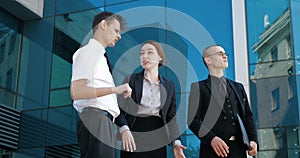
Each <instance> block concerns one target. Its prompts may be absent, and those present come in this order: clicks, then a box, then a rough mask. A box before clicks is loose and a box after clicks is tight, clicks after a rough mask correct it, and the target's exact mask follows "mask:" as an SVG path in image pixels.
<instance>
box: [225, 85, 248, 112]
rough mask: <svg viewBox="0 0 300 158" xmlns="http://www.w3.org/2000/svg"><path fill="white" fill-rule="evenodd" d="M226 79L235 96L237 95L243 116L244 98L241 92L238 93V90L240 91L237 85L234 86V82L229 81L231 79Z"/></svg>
mask: <svg viewBox="0 0 300 158" xmlns="http://www.w3.org/2000/svg"><path fill="white" fill-rule="evenodd" d="M228 81H229V84H230V86H231V87H232V90H233V92H234V93H235V94H236V96H237V98H238V101H239V103H240V106H241V109H242V112H243V116H245V105H244V101H243V100H245V99H244V98H243V97H242V96H241V95H242V94H241V93H239V92H240V91H239V90H238V89H239V87H238V86H236V84H234V82H233V81H231V80H228Z"/></svg>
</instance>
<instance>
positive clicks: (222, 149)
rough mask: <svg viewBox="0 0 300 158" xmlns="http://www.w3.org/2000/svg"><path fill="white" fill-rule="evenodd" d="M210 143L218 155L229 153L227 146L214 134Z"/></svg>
mask: <svg viewBox="0 0 300 158" xmlns="http://www.w3.org/2000/svg"><path fill="white" fill-rule="evenodd" d="M210 144H211V146H212V148H213V149H214V151H215V153H216V154H217V155H218V156H221V157H227V154H228V153H229V147H228V146H227V144H226V143H225V142H224V141H223V140H222V139H221V138H219V137H217V136H215V137H214V138H213V139H212V140H211V143H210Z"/></svg>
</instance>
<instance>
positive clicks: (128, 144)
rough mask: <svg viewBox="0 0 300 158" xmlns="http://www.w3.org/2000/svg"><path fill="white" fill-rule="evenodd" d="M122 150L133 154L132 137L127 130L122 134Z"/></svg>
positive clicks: (133, 143) (134, 147)
mask: <svg viewBox="0 0 300 158" xmlns="http://www.w3.org/2000/svg"><path fill="white" fill-rule="evenodd" d="M121 135H122V143H123V150H125V151H128V152H129V151H130V152H133V151H134V150H136V146H135V142H134V139H133V136H132V134H131V132H130V131H129V130H125V131H124V132H123V133H122V134H121Z"/></svg>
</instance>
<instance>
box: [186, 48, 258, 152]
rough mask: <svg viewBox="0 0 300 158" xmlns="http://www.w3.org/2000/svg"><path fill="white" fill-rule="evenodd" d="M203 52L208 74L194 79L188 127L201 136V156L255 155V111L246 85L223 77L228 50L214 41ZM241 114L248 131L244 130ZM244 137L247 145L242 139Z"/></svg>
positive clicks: (226, 65)
mask: <svg viewBox="0 0 300 158" xmlns="http://www.w3.org/2000/svg"><path fill="white" fill-rule="evenodd" d="M202 56H203V61H204V63H205V65H206V67H207V68H208V70H209V76H208V78H207V79H205V80H203V81H199V82H195V83H192V85H191V91H190V96H189V113H188V123H189V128H190V129H191V131H192V132H193V133H194V134H195V135H196V136H197V137H198V138H199V139H200V140H201V146H200V157H201V158H218V157H229V158H246V157H247V154H246V151H247V150H248V154H249V155H250V156H254V155H255V154H256V153H257V146H258V143H257V142H258V141H257V131H256V127H255V123H254V118H253V114H252V112H251V109H250V106H249V102H248V99H247V95H246V92H245V90H244V87H243V85H242V84H241V83H238V82H235V81H232V80H229V79H228V78H225V77H224V69H226V68H227V67H228V61H227V54H226V53H225V51H224V49H223V48H222V47H221V46H219V45H212V46H209V47H207V48H206V49H205V50H204V51H203V54H202ZM238 116H240V117H241V120H242V123H243V124H244V127H245V129H246V130H245V131H246V132H242V130H241V126H240V125H239V123H240V122H239V121H238V118H237V117H238ZM242 128H243V127H242ZM245 137H248V139H249V144H248V145H245V143H243V138H245Z"/></svg>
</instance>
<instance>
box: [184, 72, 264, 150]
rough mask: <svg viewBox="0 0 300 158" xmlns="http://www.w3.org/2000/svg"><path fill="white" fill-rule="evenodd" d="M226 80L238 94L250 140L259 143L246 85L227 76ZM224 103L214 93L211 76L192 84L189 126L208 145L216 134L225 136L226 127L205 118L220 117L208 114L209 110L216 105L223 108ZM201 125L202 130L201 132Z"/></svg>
mask: <svg viewBox="0 0 300 158" xmlns="http://www.w3.org/2000/svg"><path fill="white" fill-rule="evenodd" d="M226 80H227V82H228V83H229V84H230V86H231V87H232V90H233V92H234V93H235V94H236V96H237V99H238V106H240V107H238V108H239V109H240V113H239V115H240V117H241V118H242V121H243V122H244V125H245V128H246V131H247V133H248V137H249V141H255V142H256V143H257V144H258V141H257V130H256V126H255V122H254V118H253V114H252V111H251V109H250V106H249V102H248V99H247V95H246V92H245V90H244V87H243V85H242V84H241V83H238V82H235V81H232V80H229V79H227V78H226ZM212 92H213V93H212ZM211 94H212V95H211ZM223 105H224V100H221V101H220V100H219V99H218V96H217V95H216V93H214V89H213V88H212V84H211V79H210V77H208V78H207V79H206V80H203V81H199V82H194V83H192V84H191V91H190V96H189V105H188V106H189V107H188V109H189V112H188V124H189V128H190V130H191V131H192V132H193V133H194V134H195V135H196V136H197V137H198V138H199V139H200V140H201V141H203V142H204V143H205V144H207V145H210V142H211V140H212V138H213V137H214V136H219V137H224V136H223V135H221V134H222V133H223V132H222V131H223V130H226V128H220V127H217V125H215V124H213V125H210V123H211V122H209V121H204V120H205V118H206V120H212V118H216V117H217V118H218V117H219V115H218V114H215V113H210V114H208V115H206V113H207V111H208V110H209V111H211V109H209V107H212V106H215V107H214V108H215V109H218V108H219V109H222V108H223ZM212 111H213V110H212ZM200 127H201V132H200V133H199V131H200Z"/></svg>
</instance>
